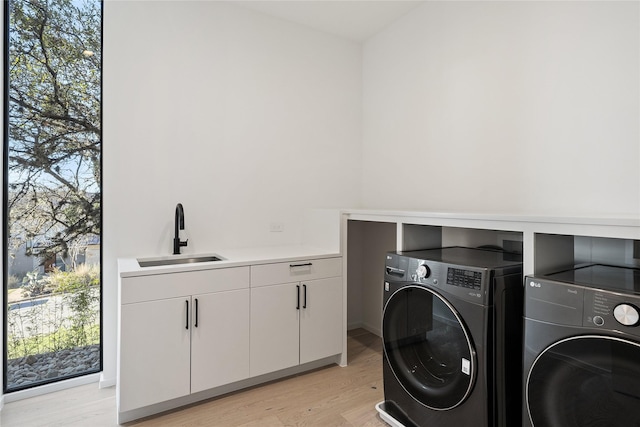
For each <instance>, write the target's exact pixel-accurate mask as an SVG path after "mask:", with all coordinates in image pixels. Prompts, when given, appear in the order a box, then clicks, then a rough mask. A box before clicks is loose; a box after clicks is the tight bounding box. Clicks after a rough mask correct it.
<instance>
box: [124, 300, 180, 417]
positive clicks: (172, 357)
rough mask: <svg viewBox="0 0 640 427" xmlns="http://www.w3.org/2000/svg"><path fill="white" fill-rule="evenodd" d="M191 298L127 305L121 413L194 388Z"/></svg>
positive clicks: (125, 307)
mask: <svg viewBox="0 0 640 427" xmlns="http://www.w3.org/2000/svg"><path fill="white" fill-rule="evenodd" d="M190 306H191V302H190V298H189V297H184V298H171V299H166V300H159V301H150V302H143V303H136V304H125V305H123V306H122V307H121V326H120V372H119V390H120V393H119V396H120V402H119V411H120V412H124V411H129V410H131V409H136V408H141V407H143V406H147V405H152V404H154V403H159V402H163V401H165V400H170V399H174V398H177V397H181V396H186V395H188V394H189V392H190V383H191V376H190V357H189V356H190V337H189V335H190V332H191V331H190V329H188V328H191V326H190V325H189V322H188V320H189V319H188V310H189V309H190Z"/></svg>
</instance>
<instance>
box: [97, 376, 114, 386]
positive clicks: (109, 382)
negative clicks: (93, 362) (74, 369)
mask: <svg viewBox="0 0 640 427" xmlns="http://www.w3.org/2000/svg"><path fill="white" fill-rule="evenodd" d="M115 385H116V379H115V378H106V377H105V376H104V373H102V374H100V381H99V382H98V387H99V388H109V387H113V386H115Z"/></svg>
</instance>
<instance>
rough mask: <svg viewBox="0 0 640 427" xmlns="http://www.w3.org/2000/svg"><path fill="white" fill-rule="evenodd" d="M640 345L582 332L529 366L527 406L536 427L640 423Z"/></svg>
mask: <svg viewBox="0 0 640 427" xmlns="http://www.w3.org/2000/svg"><path fill="white" fill-rule="evenodd" d="M639 361H640V345H639V344H638V343H636V342H633V341H628V340H624V339H620V338H616V337H608V336H601V335H582V336H576V337H571V338H567V339H564V340H562V341H558V342H557V343H554V344H552V345H550V346H549V347H547V348H546V349H545V350H544V351H543V352H542V353H540V355H539V356H538V357H537V358H536V360H535V361H534V362H533V365H532V366H531V369H530V370H529V375H528V379H527V388H526V401H527V409H528V411H529V417H530V419H531V423H532V425H533V426H536V427H546V426H563V427H583V426H590V427H605V426H607V427H609V426H637V425H640V363H639Z"/></svg>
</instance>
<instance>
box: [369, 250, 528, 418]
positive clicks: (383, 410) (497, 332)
mask: <svg viewBox="0 0 640 427" xmlns="http://www.w3.org/2000/svg"><path fill="white" fill-rule="evenodd" d="M382 330H383V342H384V354H383V381H384V399H385V400H384V402H382V403H380V404H379V405H378V407H377V409H378V411H379V412H380V414H381V417H382V418H383V419H384V420H385V421H387V422H388V423H390V424H392V425H397V426H401V425H404V426H474V427H506V426H508V427H512V426H515V425H518V424H519V422H520V417H521V415H520V414H521V396H520V392H521V389H522V385H521V376H522V374H521V372H522V371H521V370H522V362H521V361H522V357H521V352H522V259H521V256H520V255H518V254H511V253H506V252H502V251H496V250H486V249H473V248H463V247H448V248H439V249H429V250H421V251H410V252H390V253H388V254H387V259H386V266H385V281H384V313H383V322H382Z"/></svg>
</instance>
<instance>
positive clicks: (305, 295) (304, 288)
mask: <svg viewBox="0 0 640 427" xmlns="http://www.w3.org/2000/svg"><path fill="white" fill-rule="evenodd" d="M302 289H303V290H304V305H303V306H302V308H307V285H302Z"/></svg>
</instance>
